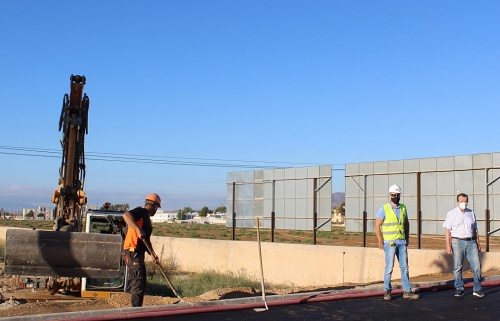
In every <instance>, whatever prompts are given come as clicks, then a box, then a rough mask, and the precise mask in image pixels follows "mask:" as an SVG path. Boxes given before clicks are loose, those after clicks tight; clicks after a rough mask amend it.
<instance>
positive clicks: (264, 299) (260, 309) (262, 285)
mask: <svg viewBox="0 0 500 321" xmlns="http://www.w3.org/2000/svg"><path fill="white" fill-rule="evenodd" d="M255 221H256V223H257V244H258V246H259V261H260V282H261V283H260V284H261V287H262V300H263V301H264V306H265V308H255V309H254V311H256V312H262V311H267V310H269V308H268V307H267V302H266V289H265V287H264V268H263V266H262V248H261V246H260V229H259V225H260V223H259V218H258V217H256V218H255Z"/></svg>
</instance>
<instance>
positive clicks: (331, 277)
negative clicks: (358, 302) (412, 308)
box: [0, 227, 500, 286]
mask: <svg viewBox="0 0 500 321" xmlns="http://www.w3.org/2000/svg"><path fill="white" fill-rule="evenodd" d="M5 231H6V228H5V227H0V239H2V240H5ZM152 242H153V247H154V249H155V252H156V253H157V254H158V256H159V257H160V259H161V260H164V261H167V262H168V261H171V260H173V261H174V262H175V264H176V265H177V267H178V269H180V270H182V271H186V272H200V271H203V270H215V271H219V272H232V273H235V274H237V273H244V274H245V275H246V276H249V277H252V278H254V279H255V280H260V261H259V247H258V243H257V242H250V241H220V240H202V239H189V238H171V237H157V236H155V237H153V238H152ZM443 245H444V240H443ZM261 246H262V260H263V267H264V278H265V281H266V282H267V283H272V284H288V285H292V284H294V285H297V286H323V285H339V284H344V283H369V282H379V281H382V279H383V272H384V252H383V251H382V250H379V249H376V248H363V247H343V246H328V245H306V244H284V243H269V242H264V243H261ZM443 247H444V246H443ZM408 252H409V264H410V277H411V276H419V275H427V274H433V273H444V272H451V270H452V265H453V264H452V258H451V255H448V254H446V253H445V251H444V250H413V249H410V250H409V251H408ZM481 262H482V270H483V272H486V271H499V270H500V252H489V253H481ZM466 269H468V265H466ZM400 275H401V274H400V271H399V268H398V265H397V263H396V266H395V268H394V273H393V279H398V278H400Z"/></svg>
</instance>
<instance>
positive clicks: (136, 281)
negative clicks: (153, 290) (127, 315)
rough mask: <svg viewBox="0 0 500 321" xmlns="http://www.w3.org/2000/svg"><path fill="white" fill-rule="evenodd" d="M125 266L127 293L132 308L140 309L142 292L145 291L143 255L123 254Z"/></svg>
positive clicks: (142, 298)
mask: <svg viewBox="0 0 500 321" xmlns="http://www.w3.org/2000/svg"><path fill="white" fill-rule="evenodd" d="M125 256H126V259H125V264H127V280H128V290H129V291H128V292H129V293H130V303H131V304H132V307H142V302H143V300H144V290H145V289H146V265H145V264H144V253H142V254H139V253H134V252H128V251H126V253H125Z"/></svg>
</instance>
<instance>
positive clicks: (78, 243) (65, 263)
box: [4, 229, 121, 278]
mask: <svg viewBox="0 0 500 321" xmlns="http://www.w3.org/2000/svg"><path fill="white" fill-rule="evenodd" d="M120 249H121V237H120V235H116V234H97V233H78V232H74V233H71V232H52V231H38V230H23V229H8V230H7V233H6V242H5V266H4V273H5V274H9V275H33V276H62V277H88V278H117V277H119V276H120V256H121V255H120Z"/></svg>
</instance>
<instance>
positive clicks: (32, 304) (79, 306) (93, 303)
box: [0, 271, 500, 318]
mask: <svg viewBox="0 0 500 321" xmlns="http://www.w3.org/2000/svg"><path fill="white" fill-rule="evenodd" d="M463 275H464V278H472V273H471V271H465V272H464V274H463ZM490 275H500V271H490V272H487V273H483V276H490ZM449 280H453V274H452V273H441V274H432V275H424V276H418V277H412V279H411V282H412V283H413V284H415V283H418V282H431V281H449ZM398 281H399V280H393V282H394V283H398ZM11 283H12V282H11V281H10V278H7V277H1V278H0V289H1V293H0V294H1V297H2V303H1V304H0V318H4V317H14V316H27V315H37V314H50V313H62V312H78V311H90V310H103V309H114V308H126V307H130V296H129V295H128V294H126V293H120V294H118V295H115V296H114V297H113V298H109V299H82V298H77V297H71V296H64V295H49V294H46V295H44V292H43V291H39V292H37V293H33V290H31V291H29V290H21V289H19V288H16V287H14V286H12V284H11ZM382 286H383V283H372V284H343V285H332V286H323V287H290V288H286V289H283V288H269V289H267V288H266V295H267V296H270V295H277V294H291V293H300V292H314V291H329V290H341V289H346V288H369V287H382ZM252 296H262V292H261V291H260V289H254V288H250V287H245V288H231V289H216V290H212V291H209V292H206V293H203V294H202V295H200V296H197V297H183V301H184V302H186V303H194V302H203V301H213V300H224V299H234V298H245V297H252ZM11 297H13V298H12V299H10V298H11ZM35 297H36V298H37V300H33V298H35ZM179 301H180V300H179V299H178V298H175V297H162V296H151V295H146V296H145V297H144V304H143V306H156V305H169V304H176V303H179Z"/></svg>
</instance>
